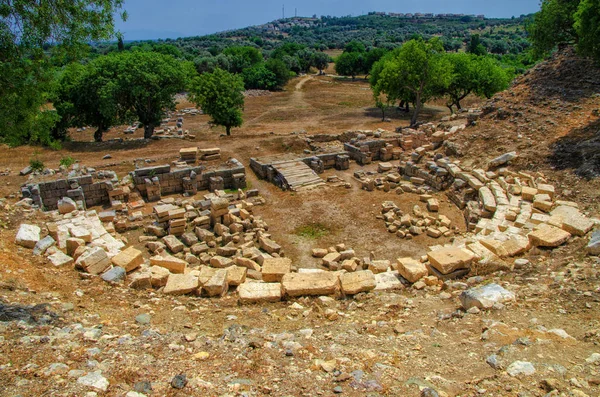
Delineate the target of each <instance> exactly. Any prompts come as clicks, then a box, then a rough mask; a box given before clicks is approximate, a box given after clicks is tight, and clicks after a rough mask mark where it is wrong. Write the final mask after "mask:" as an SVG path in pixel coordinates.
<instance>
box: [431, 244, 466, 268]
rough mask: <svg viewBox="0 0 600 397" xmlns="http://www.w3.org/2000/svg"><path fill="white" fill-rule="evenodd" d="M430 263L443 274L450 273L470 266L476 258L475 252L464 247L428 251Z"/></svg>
mask: <svg viewBox="0 0 600 397" xmlns="http://www.w3.org/2000/svg"><path fill="white" fill-rule="evenodd" d="M427 257H428V259H429V263H430V264H431V266H432V267H434V268H435V269H437V270H438V271H439V272H440V273H442V274H449V273H452V272H454V271H455V270H458V269H465V268H469V266H470V265H471V262H472V261H473V259H474V258H475V254H473V252H471V251H469V250H467V249H464V248H456V247H449V248H442V249H439V250H437V251H432V252H429V253H427Z"/></svg>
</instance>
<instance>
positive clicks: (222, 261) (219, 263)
mask: <svg viewBox="0 0 600 397" xmlns="http://www.w3.org/2000/svg"><path fill="white" fill-rule="evenodd" d="M210 265H211V266H212V267H216V268H218V269H224V268H226V267H229V266H231V265H233V260H231V259H230V258H225V257H224V256H220V255H216V256H213V257H212V258H210Z"/></svg>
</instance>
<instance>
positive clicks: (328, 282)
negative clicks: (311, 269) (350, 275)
mask: <svg viewBox="0 0 600 397" xmlns="http://www.w3.org/2000/svg"><path fill="white" fill-rule="evenodd" d="M263 278H264V267H263ZM281 286H282V288H283V291H284V293H285V295H287V296H291V297H294V296H302V295H333V294H336V293H337V292H338V290H339V280H338V276H337V275H336V274H335V273H333V272H319V273H286V274H285V275H283V278H282V279H281Z"/></svg>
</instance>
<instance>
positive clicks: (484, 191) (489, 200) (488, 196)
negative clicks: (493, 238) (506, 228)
mask: <svg viewBox="0 0 600 397" xmlns="http://www.w3.org/2000/svg"><path fill="white" fill-rule="evenodd" d="M478 194H479V199H480V200H481V202H482V203H483V208H485V209H486V210H487V211H490V212H492V213H494V212H496V208H497V206H496V199H495V198H494V194H493V193H492V191H491V190H490V189H489V188H488V187H487V186H484V187H482V188H481V189H479V192H478Z"/></svg>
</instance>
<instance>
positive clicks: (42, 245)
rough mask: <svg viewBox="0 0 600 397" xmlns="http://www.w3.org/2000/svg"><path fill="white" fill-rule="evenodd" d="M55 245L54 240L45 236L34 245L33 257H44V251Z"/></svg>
mask: <svg viewBox="0 0 600 397" xmlns="http://www.w3.org/2000/svg"><path fill="white" fill-rule="evenodd" d="M54 244H56V240H54V239H53V238H52V236H46V237H44V238H43V239H41V240H40V241H38V242H37V243H36V244H35V247H33V255H44V253H45V252H46V250H47V249H48V248H50V247H52V246H53V245H54Z"/></svg>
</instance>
